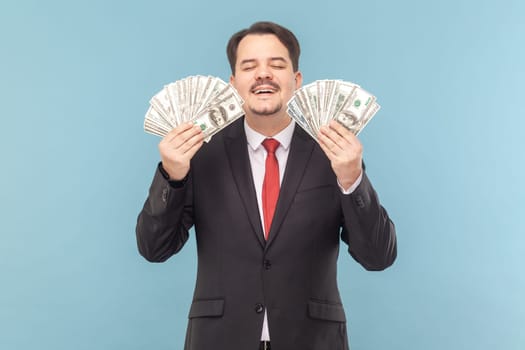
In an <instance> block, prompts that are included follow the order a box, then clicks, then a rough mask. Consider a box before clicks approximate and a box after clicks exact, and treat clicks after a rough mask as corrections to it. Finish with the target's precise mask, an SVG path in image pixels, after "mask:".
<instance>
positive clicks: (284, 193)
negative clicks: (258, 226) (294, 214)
mask: <svg viewBox="0 0 525 350" xmlns="http://www.w3.org/2000/svg"><path fill="white" fill-rule="evenodd" d="M314 142H315V141H314V140H313V139H312V138H311V137H310V136H308V135H307V134H306V133H305V132H304V130H303V129H301V127H299V126H298V125H296V126H295V130H294V135H293V138H292V142H291V144H290V153H289V154H288V161H287V163H286V170H285V172H284V178H283V182H282V184H281V190H280V192H279V199H278V201H277V207H276V209H275V214H274V217H273V220H272V226H271V228H270V234H269V240H268V242H267V244H266V249H268V247H269V246H270V245H271V244H272V242H273V241H274V240H275V239H276V237H277V236H278V235H279V230H280V227H281V224H282V223H283V220H284V218H285V217H286V213H287V212H288V209H289V208H290V205H291V204H292V201H293V199H294V197H295V193H296V192H297V188H298V187H299V184H300V183H301V179H302V177H303V174H304V171H305V169H306V165H307V164H308V161H309V160H310V157H311V155H312V151H313V149H314V144H315V143H314Z"/></svg>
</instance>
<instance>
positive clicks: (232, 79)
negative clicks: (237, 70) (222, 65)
mask: <svg viewBox="0 0 525 350" xmlns="http://www.w3.org/2000/svg"><path fill="white" fill-rule="evenodd" d="M230 84H232V85H234V84H235V77H234V76H233V74H232V75H230Z"/></svg>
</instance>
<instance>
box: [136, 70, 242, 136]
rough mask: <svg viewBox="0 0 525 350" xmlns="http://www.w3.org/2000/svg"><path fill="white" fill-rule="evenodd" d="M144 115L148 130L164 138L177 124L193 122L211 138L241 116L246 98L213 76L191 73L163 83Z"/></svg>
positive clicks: (145, 128) (145, 125)
mask: <svg viewBox="0 0 525 350" xmlns="http://www.w3.org/2000/svg"><path fill="white" fill-rule="evenodd" d="M149 103H150V106H149V108H148V110H147V112H146V115H145V118H144V130H145V131H146V132H147V133H150V134H153V135H158V136H161V137H164V136H165V135H166V134H167V133H169V132H170V131H171V130H172V129H173V128H175V127H177V126H178V125H180V124H182V123H185V122H188V121H191V122H193V123H194V124H197V125H199V126H200V127H201V129H202V131H203V132H204V134H205V136H206V138H205V141H209V140H210V139H211V137H212V136H213V135H215V134H216V133H217V132H219V131H221V130H222V129H223V128H224V127H226V126H227V125H229V124H231V123H232V122H233V121H235V120H236V119H238V118H240V117H241V116H242V115H243V114H244V112H243V109H242V105H243V103H244V101H243V100H242V98H241V97H240V96H239V94H238V93H237V91H236V90H235V88H234V87H233V86H232V85H231V84H228V83H226V82H224V81H223V80H221V79H219V78H217V77H212V76H202V75H196V76H189V77H187V78H184V79H181V80H177V81H175V82H173V83H170V84H168V85H166V86H164V87H163V88H162V89H161V90H160V91H159V92H158V93H156V94H155V95H154V96H153V97H152V98H151V99H150V101H149Z"/></svg>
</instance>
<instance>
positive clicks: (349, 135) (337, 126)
mask: <svg viewBox="0 0 525 350" xmlns="http://www.w3.org/2000/svg"><path fill="white" fill-rule="evenodd" d="M328 125H329V126H330V129H332V130H334V131H335V132H337V133H338V134H339V135H340V136H341V137H342V138H344V139H345V140H346V141H348V142H350V143H354V142H355V140H356V139H357V138H356V136H355V135H354V133H353V132H351V131H350V130H348V129H347V128H345V127H344V126H343V125H342V124H341V123H339V122H338V121H337V120H331V121H330V123H329V124H328Z"/></svg>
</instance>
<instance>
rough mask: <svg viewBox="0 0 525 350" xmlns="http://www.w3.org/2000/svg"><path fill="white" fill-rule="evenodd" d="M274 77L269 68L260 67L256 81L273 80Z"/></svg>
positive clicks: (256, 72)
mask: <svg viewBox="0 0 525 350" xmlns="http://www.w3.org/2000/svg"><path fill="white" fill-rule="evenodd" d="M272 78H273V75H272V72H271V70H270V68H269V67H267V66H266V65H260V66H259V67H258V68H257V70H256V71H255V79H257V80H265V79H272Z"/></svg>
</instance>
